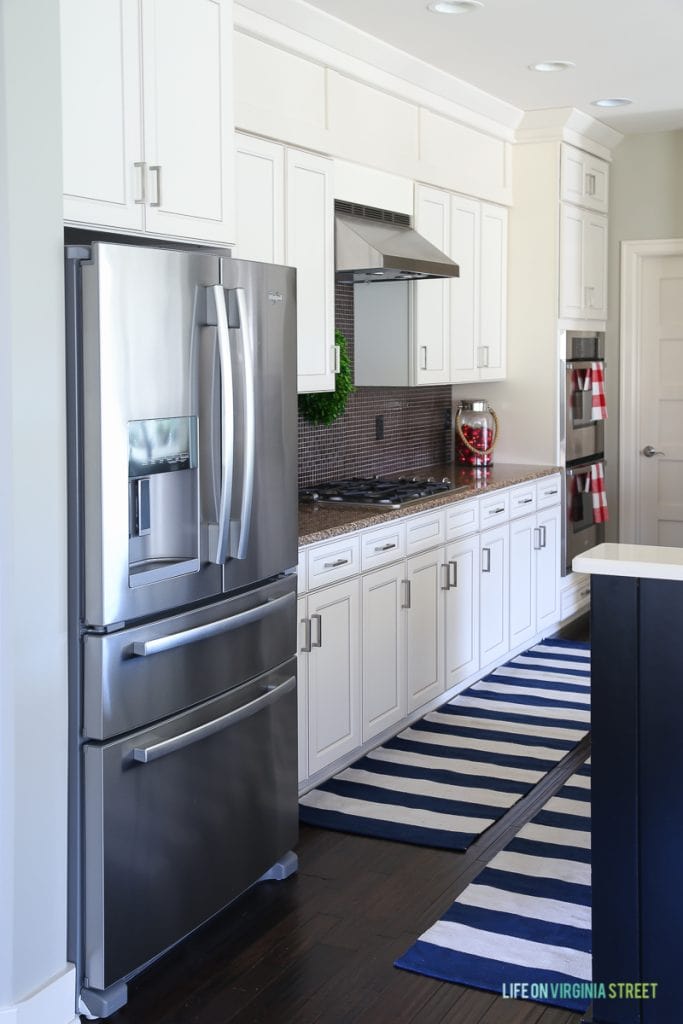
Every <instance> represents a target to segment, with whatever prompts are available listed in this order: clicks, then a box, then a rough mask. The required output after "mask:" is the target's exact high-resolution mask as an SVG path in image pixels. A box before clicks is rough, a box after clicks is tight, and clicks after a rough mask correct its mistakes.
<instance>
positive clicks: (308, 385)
mask: <svg viewBox="0 0 683 1024" xmlns="http://www.w3.org/2000/svg"><path fill="white" fill-rule="evenodd" d="M332 167H333V164H332V161H331V160H327V159H326V158H325V157H321V156H316V155H315V154H313V153H303V152H300V151H299V150H296V149H288V150H287V163H286V179H285V181H286V195H287V198H286V210H287V217H286V223H285V237H286V243H285V249H286V255H285V261H286V263H287V265H288V266H290V267H296V270H297V275H296V290H297V302H296V310H297V352H298V361H299V377H298V381H299V384H298V387H299V391H300V392H303V391H334V387H335V355H334V353H335V348H336V346H335V344H334V191H333V183H332Z"/></svg>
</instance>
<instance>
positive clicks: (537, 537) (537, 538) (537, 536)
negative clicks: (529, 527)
mask: <svg viewBox="0 0 683 1024" xmlns="http://www.w3.org/2000/svg"><path fill="white" fill-rule="evenodd" d="M542 547H543V545H542V544H541V527H540V526H535V527H534V551H540V549H541V548H542Z"/></svg>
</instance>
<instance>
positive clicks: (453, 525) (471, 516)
mask: <svg viewBox="0 0 683 1024" xmlns="http://www.w3.org/2000/svg"><path fill="white" fill-rule="evenodd" d="M478 531H479V499H478V498H473V499H472V500H471V501H456V502H455V503H454V504H453V505H449V506H448V507H447V508H446V540H458V539H459V538H460V537H469V535H470V534H472V533H478Z"/></svg>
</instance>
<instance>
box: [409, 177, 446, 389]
mask: <svg viewBox="0 0 683 1024" xmlns="http://www.w3.org/2000/svg"><path fill="white" fill-rule="evenodd" d="M449 204H450V196H449V195H448V193H447V192H441V191H440V190H439V189H435V188H428V187H427V186H425V185H416V186H415V228H416V229H417V231H419V232H420V234H421V235H424V237H425V238H426V239H427V241H428V242H431V243H432V244H433V245H435V246H436V247H437V248H438V249H440V250H441V251H442V252H444V253H446V255H448V254H449V253H450V206H449ZM414 290H415V291H414V295H415V303H414V307H415V331H414V350H413V382H414V383H415V384H448V383H449V382H450V366H449V351H450V315H449V295H450V286H449V282H448V281H416V282H415V284H414Z"/></svg>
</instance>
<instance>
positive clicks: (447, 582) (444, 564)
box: [441, 562, 451, 590]
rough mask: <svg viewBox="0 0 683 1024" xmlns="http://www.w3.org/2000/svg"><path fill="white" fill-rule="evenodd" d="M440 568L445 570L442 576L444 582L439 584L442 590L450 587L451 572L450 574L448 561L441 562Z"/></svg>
mask: <svg viewBox="0 0 683 1024" xmlns="http://www.w3.org/2000/svg"><path fill="white" fill-rule="evenodd" d="M441 568H442V569H444V570H445V573H444V577H443V578H444V580H445V582H444V583H442V584H441V589H442V590H450V589H451V574H450V569H449V565H448V562H442V564H441Z"/></svg>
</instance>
